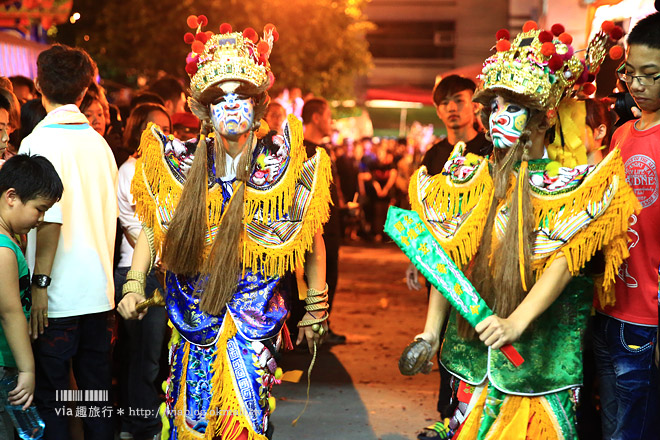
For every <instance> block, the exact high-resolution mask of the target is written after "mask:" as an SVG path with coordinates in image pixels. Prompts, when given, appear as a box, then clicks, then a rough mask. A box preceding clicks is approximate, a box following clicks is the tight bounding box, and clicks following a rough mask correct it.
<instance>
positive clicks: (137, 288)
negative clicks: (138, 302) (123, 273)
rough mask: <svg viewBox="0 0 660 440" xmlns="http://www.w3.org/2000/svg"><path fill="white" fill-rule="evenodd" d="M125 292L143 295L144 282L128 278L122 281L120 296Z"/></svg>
mask: <svg viewBox="0 0 660 440" xmlns="http://www.w3.org/2000/svg"><path fill="white" fill-rule="evenodd" d="M127 293H137V294H138V295H141V296H145V295H144V284H142V283H140V282H139V281H136V280H128V281H126V282H125V283H124V287H122V289H121V294H122V297H123V296H126V294H127Z"/></svg>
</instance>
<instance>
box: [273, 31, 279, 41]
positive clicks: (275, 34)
mask: <svg viewBox="0 0 660 440" xmlns="http://www.w3.org/2000/svg"><path fill="white" fill-rule="evenodd" d="M279 39H280V33H279V32H277V31H273V41H277V40H279Z"/></svg>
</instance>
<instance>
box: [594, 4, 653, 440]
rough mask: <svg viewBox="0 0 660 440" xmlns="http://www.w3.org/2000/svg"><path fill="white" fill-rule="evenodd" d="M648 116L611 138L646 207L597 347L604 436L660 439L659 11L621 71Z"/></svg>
mask: <svg viewBox="0 0 660 440" xmlns="http://www.w3.org/2000/svg"><path fill="white" fill-rule="evenodd" d="M617 74H618V76H619V79H621V80H622V81H624V82H626V83H627V84H628V88H629V89H630V93H631V94H632V96H633V98H634V99H635V102H636V103H637V107H639V108H640V110H641V112H642V116H641V118H639V119H636V120H632V121H628V122H627V123H625V124H624V125H622V126H621V128H619V129H618V130H617V131H616V132H615V133H614V136H613V138H612V145H613V146H615V147H618V148H619V149H620V150H621V156H622V157H623V160H624V162H625V166H626V176H627V180H628V183H629V184H630V186H631V187H632V188H633V190H634V191H635V194H636V195H637V198H638V199H639V201H640V203H641V204H642V206H643V209H642V211H641V213H640V214H639V215H633V216H632V218H631V221H630V227H629V229H628V233H629V237H630V239H631V241H630V242H629V243H628V247H629V250H630V258H628V259H627V260H626V261H624V263H623V264H622V265H621V267H620V268H619V272H618V276H617V278H616V284H615V289H616V304H615V305H614V306H612V307H602V306H601V305H600V304H598V301H596V304H595V306H596V310H597V311H598V312H599V313H596V319H595V332H594V352H595V355H596V363H597V368H598V374H599V376H600V392H601V396H600V397H601V406H602V413H601V416H602V427H603V438H604V439H658V438H660V425H658V423H657V412H658V391H657V390H658V370H657V367H656V366H655V365H654V362H653V359H654V351H655V345H656V343H657V333H656V332H657V327H658V308H657V307H658V266H659V265H660V234H659V233H658V227H657V219H658V218H660V200H658V199H659V198H660V180H659V177H658V165H660V12H656V13H655V14H652V15H650V16H648V17H646V18H645V19H643V20H641V21H640V22H639V23H637V25H636V26H635V27H634V28H633V30H632V31H631V32H630V34H629V35H628V51H627V54H626V62H625V64H624V65H623V66H622V68H621V69H620V70H619V71H618V72H617Z"/></svg>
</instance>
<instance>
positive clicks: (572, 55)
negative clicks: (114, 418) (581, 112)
mask: <svg viewBox="0 0 660 440" xmlns="http://www.w3.org/2000/svg"><path fill="white" fill-rule="evenodd" d="M612 26H613V25H612ZM608 34H609V35H608ZM619 34H620V28H618V29H615V27H614V26H613V27H612V28H607V30H606V29H605V28H604V29H602V30H601V32H599V33H598V34H597V35H596V36H595V37H594V39H592V41H591V42H590V43H589V47H588V48H587V50H586V58H587V59H586V62H585V61H583V60H581V59H580V58H579V57H578V56H577V52H576V51H574V49H573V47H572V46H571V43H572V41H573V38H572V37H571V36H570V35H569V34H568V33H566V32H565V31H564V27H563V26H562V25H560V24H555V25H553V26H552V28H551V30H550V31H545V30H541V29H538V28H537V25H536V23H534V22H527V23H525V26H524V27H523V32H521V33H520V34H518V35H517V36H516V38H515V39H514V40H513V42H509V41H508V39H509V32H508V31H506V30H500V31H498V33H497V36H496V38H497V39H498V40H499V41H498V42H497V45H496V46H495V47H496V49H497V52H496V53H495V54H494V55H492V56H490V57H489V58H488V59H486V61H485V62H484V65H483V69H482V71H481V75H480V79H481V83H480V84H479V87H478V89H477V92H476V93H475V101H478V102H481V103H482V104H484V105H488V104H490V101H491V100H492V99H493V97H494V96H495V95H496V94H497V92H498V91H508V92H511V93H513V94H515V95H519V96H520V97H521V98H523V101H524V103H525V104H526V105H527V106H529V107H530V108H535V109H537V110H542V111H544V112H546V115H547V117H548V120H549V121H550V124H551V125H552V124H554V122H556V117H557V116H556V114H557V107H558V106H559V103H560V102H561V100H562V99H563V98H564V97H566V96H568V95H570V94H571V92H572V89H573V86H574V85H575V84H585V83H587V82H589V81H591V80H593V79H592V78H591V77H590V76H589V74H594V73H595V72H597V71H598V68H599V67H600V65H601V63H602V62H603V60H604V58H605V56H606V54H607V50H606V49H607V46H608V45H611V43H612V40H617V39H618V38H620V37H621V35H622V34H621V35H619ZM592 87H593V85H592ZM594 90H595V89H594ZM592 93H593V91H592Z"/></svg>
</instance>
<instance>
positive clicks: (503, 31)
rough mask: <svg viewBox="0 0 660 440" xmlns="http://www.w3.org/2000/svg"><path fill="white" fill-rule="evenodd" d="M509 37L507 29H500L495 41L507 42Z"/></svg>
mask: <svg viewBox="0 0 660 440" xmlns="http://www.w3.org/2000/svg"><path fill="white" fill-rule="evenodd" d="M510 37H511V35H510V34H509V31H508V30H507V29H500V30H499V31H497V33H496V34H495V39H496V40H508V39H509V38H510Z"/></svg>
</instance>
